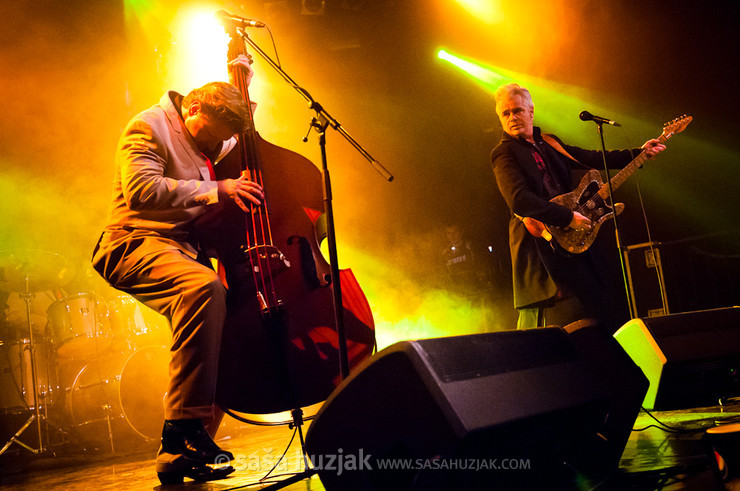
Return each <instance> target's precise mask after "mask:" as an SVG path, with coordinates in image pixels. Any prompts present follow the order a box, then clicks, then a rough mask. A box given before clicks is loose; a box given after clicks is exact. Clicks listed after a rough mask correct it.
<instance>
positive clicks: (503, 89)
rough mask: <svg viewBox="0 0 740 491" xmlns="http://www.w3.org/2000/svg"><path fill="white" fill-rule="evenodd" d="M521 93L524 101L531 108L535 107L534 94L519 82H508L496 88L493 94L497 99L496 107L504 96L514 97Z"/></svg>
mask: <svg viewBox="0 0 740 491" xmlns="http://www.w3.org/2000/svg"><path fill="white" fill-rule="evenodd" d="M515 95H520V96H522V98H523V99H524V103H525V104H527V106H529V109H534V102H532V95H531V94H530V93H529V91H528V90H527V89H525V88H524V87H522V86H521V85H519V84H515V83H508V84H504V85H502V86H500V87H499V88H498V89H496V93H495V94H494V95H493V99H494V100H495V101H496V108H497V109H498V105H499V103H500V102H501V100H502V99H503V98H504V97H512V96H515Z"/></svg>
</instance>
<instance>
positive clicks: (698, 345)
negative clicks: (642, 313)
mask: <svg viewBox="0 0 740 491" xmlns="http://www.w3.org/2000/svg"><path fill="white" fill-rule="evenodd" d="M614 337H615V338H616V339H617V341H618V342H619V344H621V345H622V347H623V348H624V350H625V351H626V352H627V354H629V355H630V357H631V358H632V360H634V362H635V363H636V364H637V365H638V366H639V367H640V368H642V370H643V372H644V373H645V375H646V376H647V378H648V380H649V381H650V387H649V388H648V391H647V394H646V395H645V400H644V402H643V406H644V407H645V408H646V409H658V410H666V409H683V408H689V407H700V406H712V405H716V404H718V401H719V400H720V399H721V398H725V397H732V396H736V395H740V372H739V370H740V307H727V308H721V309H712V310H702V311H696V312H685V313H681V314H670V315H663V316H659V317H647V318H640V319H632V320H631V321H629V322H627V323H626V324H625V325H623V326H622V327H621V328H620V329H619V330H618V331H617V332H616V333H614Z"/></svg>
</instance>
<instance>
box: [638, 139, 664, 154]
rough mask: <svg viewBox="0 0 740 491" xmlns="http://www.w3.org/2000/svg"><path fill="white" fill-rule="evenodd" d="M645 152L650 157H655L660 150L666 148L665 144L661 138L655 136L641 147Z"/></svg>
mask: <svg viewBox="0 0 740 491" xmlns="http://www.w3.org/2000/svg"><path fill="white" fill-rule="evenodd" d="M640 148H641V149H642V150H643V151H644V152H645V154H646V155H647V156H648V158H651V159H652V158H655V156H656V155H658V154H659V153H660V152H662V151H663V150H665V145H663V144H662V143H660V140H658V139H657V138H653V139H652V140H648V141H646V142H645V144H644V145H643V146H642V147H640Z"/></svg>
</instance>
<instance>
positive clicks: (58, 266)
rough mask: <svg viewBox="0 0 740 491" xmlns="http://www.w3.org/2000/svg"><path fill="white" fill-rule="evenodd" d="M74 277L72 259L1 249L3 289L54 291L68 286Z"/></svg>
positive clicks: (0, 277) (45, 252)
mask: <svg viewBox="0 0 740 491" xmlns="http://www.w3.org/2000/svg"><path fill="white" fill-rule="evenodd" d="M73 276H74V274H73V271H72V267H71V266H70V265H69V263H68V261H67V260H66V259H65V258H64V257H62V256H61V255H59V254H56V253H54V252H48V251H42V250H38V249H16V250H7V251H0V290H3V291H8V292H22V293H25V292H38V291H45V290H53V289H54V288H59V287H61V286H63V285H65V284H66V283H67V282H69V281H70V280H71V279H72V277H73Z"/></svg>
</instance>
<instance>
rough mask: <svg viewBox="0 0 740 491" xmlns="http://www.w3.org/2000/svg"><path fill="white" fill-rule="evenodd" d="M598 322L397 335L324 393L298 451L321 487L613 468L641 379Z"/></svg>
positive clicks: (517, 479)
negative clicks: (402, 338)
mask: <svg viewBox="0 0 740 491" xmlns="http://www.w3.org/2000/svg"><path fill="white" fill-rule="evenodd" d="M597 331H598V328H596V327H593V326H589V327H587V328H584V329H580V330H578V332H575V333H573V334H569V333H568V332H567V331H566V330H564V329H560V328H546V329H534V330H524V331H502V332H494V333H485V334H473V335H467V336H456V337H448V338H435V339H425V340H418V341H406V342H401V343H396V344H394V345H392V346H390V347H388V348H386V349H384V350H383V351H381V352H380V353H378V354H377V355H375V356H374V357H373V358H371V359H370V360H369V361H368V362H367V363H366V364H365V365H363V366H362V367H361V368H359V369H358V370H357V371H355V372H354V373H352V374H351V375H350V376H349V377H348V378H347V379H345V380H344V381H343V382H342V384H340V386H339V387H337V389H336V390H335V391H334V392H333V393H332V395H331V396H330V397H329V399H328V400H327V401H326V402H325V403H324V405H323V406H322V408H321V409H320V411H319V412H318V414H317V415H316V418H315V419H314V420H313V422H312V423H311V426H310V427H309V429H308V432H307V434H306V450H307V452H308V455H309V457H310V459H311V461H312V462H313V464H314V467H315V468H316V469H317V471H318V473H319V476H320V478H321V481H322V483H323V484H324V487H325V488H326V489H327V490H329V491H332V490H347V489H352V490H369V489H378V490H385V489H420V490H421V489H423V490H438V489H494V488H496V487H497V486H498V488H497V489H499V488H500V489H508V488H511V487H512V486H514V487H516V488H517V489H522V488H527V487H529V488H542V486H545V487H548V488H550V489H553V484H555V483H557V482H563V483H567V482H572V481H573V480H575V479H578V478H579V477H578V476H582V475H584V474H585V475H589V474H600V475H603V473H605V472H611V471H613V470H615V469H616V467H617V466H618V463H619V458H620V456H621V453H622V451H623V450H624V446H625V444H626V441H627V438H628V437H629V433H630V431H631V428H632V425H633V424H634V421H635V419H636V417H637V413H638V411H639V404H640V402H641V401H642V399H643V397H644V394H645V391H646V390H647V380H646V379H645V377H644V376H643V375H642V372H641V371H640V370H639V368H638V367H637V366H636V365H635V364H634V363H633V362H632V360H630V358H629V357H628V356H627V355H626V353H624V351H623V350H622V349H621V347H620V346H619V345H618V344H617V343H616V341H615V340H614V339H613V338H612V337H611V336H610V335H607V334H605V333H602V332H600V331H598V333H597ZM599 353H602V355H600V354H599ZM607 365H609V366H607ZM609 372H614V374H613V375H611V376H608V373H609ZM615 374H618V376H617V375H615ZM617 386H618V387H617ZM628 392H629V396H625V394H626V393H628ZM625 400H628V401H629V402H627V403H625Z"/></svg>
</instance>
